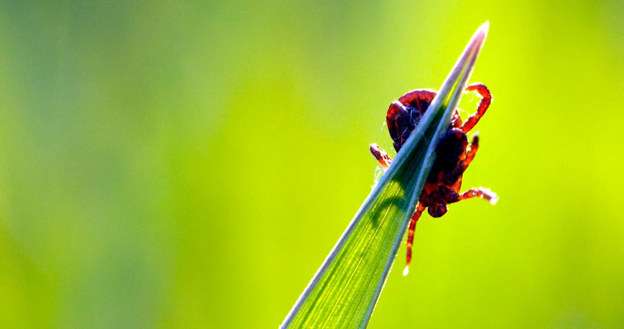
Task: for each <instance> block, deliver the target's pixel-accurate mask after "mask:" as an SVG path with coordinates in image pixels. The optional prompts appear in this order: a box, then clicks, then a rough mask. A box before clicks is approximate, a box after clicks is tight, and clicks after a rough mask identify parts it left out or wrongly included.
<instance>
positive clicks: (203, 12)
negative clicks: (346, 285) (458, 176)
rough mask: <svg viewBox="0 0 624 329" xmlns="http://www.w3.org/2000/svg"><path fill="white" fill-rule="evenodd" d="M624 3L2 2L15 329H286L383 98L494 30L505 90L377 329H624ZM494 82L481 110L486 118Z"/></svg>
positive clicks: (381, 307)
mask: <svg viewBox="0 0 624 329" xmlns="http://www.w3.org/2000/svg"><path fill="white" fill-rule="evenodd" d="M622 17H624V2H622V1H621V0H612V1H575V2H568V1H506V2H499V1H479V2H474V1H445V0H441V1H429V2H422V1H369V2H355V1H354V2H337V1H316V2H308V1H236V0H233V1H208V2H205V1H161V0H151V1H119V2H109V1H3V2H2V3H1V4H0V327H1V328H275V327H277V326H278V325H279V324H280V323H281V321H282V320H283V318H284V317H285V315H286V314H287V312H288V311H289V309H290V308H291V306H292V305H293V304H294V302H295V300H296V299H297V297H298V295H299V294H300V293H301V291H302V290H303V288H304V287H305V286H306V284H307V283H308V281H309V280H310V278H311V277H312V275H313V274H314V273H315V271H316V270H317V268H318V267H319V265H320V264H321V262H322V261H323V260H324V258H325V256H326V255H327V253H328V252H329V251H330V249H331V248H332V246H333V245H334V243H335V242H336V240H337V239H338V237H339V236H340V234H341V233H342V231H343V230H344V229H345V227H346V226H347V223H348V222H349V221H350V220H351V218H352V216H353V215H354V214H355V212H356V210H357V209H358V207H359V206H360V204H361V202H362V201H363V200H364V198H365V197H366V195H367V194H368V192H370V188H371V185H372V183H373V173H374V169H375V167H376V163H375V161H374V160H373V158H372V156H371V155H370V154H369V153H368V144H369V143H371V142H380V143H381V144H382V145H385V146H386V147H389V148H390V143H389V137H388V136H387V133H386V130H385V127H383V126H382V123H383V120H384V116H385V111H386V109H387V106H388V104H389V103H390V102H391V101H392V100H394V99H396V98H398V97H399V96H401V95H402V94H403V93H404V92H406V91H408V90H411V89H415V88H438V87H439V86H440V85H441V84H442V81H443V79H444V78H445V77H446V74H447V73H448V71H449V70H450V68H451V67H452V65H453V64H454V62H455V60H456V59H457V57H458V56H459V53H460V52H461V50H462V49H463V47H464V45H465V43H466V42H467V41H468V39H469V37H470V36H471V35H472V33H473V32H474V30H475V29H476V28H477V27H478V26H479V25H480V24H481V23H483V22H484V21H486V20H489V21H490V22H491V26H490V34H489V37H488V40H487V42H486V44H485V47H484V49H483V52H482V55H481V56H480V58H479V61H478V62H477V66H476V69H475V72H474V74H473V78H472V81H481V82H484V83H486V84H487V85H488V86H489V87H490V89H491V91H492V93H493V95H494V98H495V100H494V103H493V104H492V106H491V108H490V110H489V112H488V113H487V114H486V115H485V117H484V118H483V120H482V121H481V122H480V123H479V125H478V129H479V130H480V132H481V138H482V139H481V148H480V150H479V154H478V155H477V158H476V160H475V162H474V163H473V165H472V167H471V168H470V169H469V170H468V172H467V174H466V176H465V180H464V182H465V183H464V186H465V188H468V187H470V186H479V185H482V186H487V187H490V188H491V189H493V190H494V191H496V192H498V194H499V196H500V198H501V200H500V202H499V204H498V205H496V206H495V207H492V206H490V205H489V204H488V203H486V202H482V201H478V200H472V201H466V202H462V203H460V204H457V205H454V206H453V207H452V208H451V209H450V212H449V213H448V214H447V215H446V216H445V217H444V218H442V219H435V220H434V219H431V218H430V217H428V215H427V216H425V217H424V220H422V221H421V222H420V224H419V227H418V230H417V237H416V246H415V258H414V260H413V266H412V270H411V272H410V275H409V276H408V277H405V278H404V277H402V276H401V271H400V269H402V267H403V262H404V260H403V257H404V249H403V248H402V249H401V250H400V252H399V257H398V258H397V264H395V269H394V271H393V272H392V273H391V274H390V277H389V280H388V282H387V284H386V287H385V290H384V292H383V294H382V296H381V299H380V302H379V304H378V305H377V308H376V310H375V313H374V314H373V318H372V320H371V322H370V326H369V327H370V328H404V327H405V328H454V329H458V328H622V327H624V221H623V216H622V210H624V202H623V201H622V194H623V193H622V191H621V188H622V186H623V185H624V184H623V183H624V178H623V175H622V169H623V167H624V165H623V163H624V156H623V155H622V150H623V149H624V142H623V137H622V122H624V98H623V97H622V93H623V90H624V20H622ZM475 102H476V99H475V98H474V97H472V98H471V97H466V98H465V99H464V100H463V101H462V108H464V109H472V108H473V107H474V105H475Z"/></svg>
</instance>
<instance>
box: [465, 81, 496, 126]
mask: <svg viewBox="0 0 624 329" xmlns="http://www.w3.org/2000/svg"><path fill="white" fill-rule="evenodd" d="M466 91H476V92H478V93H479V96H481V102H480V103H479V106H478V107H477V112H475V113H473V114H472V115H471V116H470V117H469V118H468V120H466V122H464V125H463V126H462V127H461V130H462V131H463V132H464V133H467V132H469V131H470V130H471V129H472V128H474V126H475V125H476V124H477V122H479V119H481V117H482V116H483V114H485V111H487V109H488V107H490V104H491V103H492V94H490V90H489V89H488V88H487V87H486V86H485V85H484V84H482V83H474V84H471V85H470V86H468V88H466Z"/></svg>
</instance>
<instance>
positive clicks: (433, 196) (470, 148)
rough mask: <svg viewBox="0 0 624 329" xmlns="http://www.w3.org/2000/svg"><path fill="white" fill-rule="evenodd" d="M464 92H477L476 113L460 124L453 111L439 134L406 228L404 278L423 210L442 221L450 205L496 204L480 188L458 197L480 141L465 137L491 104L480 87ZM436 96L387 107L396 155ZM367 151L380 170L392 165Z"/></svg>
mask: <svg viewBox="0 0 624 329" xmlns="http://www.w3.org/2000/svg"><path fill="white" fill-rule="evenodd" d="M466 91H474V92H477V93H478V94H479V96H480V97H481V101H480V103H479V105H478V106H477V111H476V112H475V113H473V114H472V115H471V116H470V117H469V118H468V119H467V120H466V122H462V119H461V117H460V116H459V111H458V110H457V109H456V110H455V112H454V113H453V115H452V117H451V124H450V125H449V129H448V130H447V131H446V132H444V133H443V134H442V136H441V137H440V140H439V141H438V144H437V146H436V150H435V152H436V158H435V161H434V163H433V166H432V167H431V172H430V173H429V176H428V177H427V181H426V182H425V185H424V188H423V191H422V193H421V195H420V199H419V201H418V204H417V205H416V211H415V212H414V214H413V216H412V219H411V221H410V224H409V229H408V234H407V255H406V266H405V270H404V271H403V274H404V275H407V272H408V268H409V265H410V262H411V259H412V244H413V241H414V231H415V229H416V223H417V222H418V219H419V218H420V215H421V214H422V212H423V211H424V210H425V209H427V211H428V212H429V215H431V217H441V216H443V215H444V214H445V213H446V212H447V210H448V208H447V205H448V204H449V203H454V202H458V201H461V200H465V199H470V198H473V197H478V198H481V199H485V200H488V201H490V203H492V204H494V203H496V201H497V200H498V197H497V196H496V193H494V192H492V191H490V190H489V189H487V188H482V187H478V188H471V189H469V190H468V191H466V192H463V193H460V188H461V183H462V176H463V174H464V171H466V169H467V168H468V165H469V164H470V163H471V162H472V160H473V159H474V156H475V154H476V153H477V150H478V148H479V137H478V136H476V135H475V136H473V138H472V141H471V142H470V145H468V137H467V136H466V134H467V133H468V132H469V131H470V130H472V128H474V126H475V125H476V124H477V122H479V120H480V119H481V117H482V116H483V114H485V112H486V111H487V109H488V107H489V106H490V103H491V102H492V95H491V94H490V91H489V90H488V88H487V87H486V86H485V85H483V84H480V83H476V84H472V85H470V86H468V88H466ZM435 96H436V92H435V91H433V90H428V89H418V90H413V91H410V92H408V93H406V94H405V95H403V96H401V98H399V100H398V101H394V102H392V104H390V107H389V108H388V112H387V114H386V124H387V125H388V131H389V132H390V137H391V138H392V141H393V142H394V143H393V145H394V149H395V150H396V151H397V152H398V151H399V150H400V149H401V147H402V146H403V144H404V143H405V141H406V140H407V138H408V137H409V135H410V134H411V132H412V131H413V130H414V129H415V128H416V127H417V126H418V124H419V123H420V119H421V118H422V117H423V116H424V114H425V112H426V111H427V108H428V107H429V105H430V104H431V102H432V101H433V98H434V97H435ZM370 151H371V153H372V154H373V156H374V157H375V158H376V159H377V160H378V161H379V163H380V164H381V165H382V166H384V167H388V166H389V165H390V163H391V162H392V158H391V157H390V156H389V155H388V153H387V152H386V151H384V150H383V149H382V148H380V147H379V146H377V145H376V144H372V145H371V146H370Z"/></svg>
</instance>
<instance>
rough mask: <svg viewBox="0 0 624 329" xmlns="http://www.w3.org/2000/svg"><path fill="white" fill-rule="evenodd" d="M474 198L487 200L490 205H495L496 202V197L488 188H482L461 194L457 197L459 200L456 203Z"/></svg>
mask: <svg viewBox="0 0 624 329" xmlns="http://www.w3.org/2000/svg"><path fill="white" fill-rule="evenodd" d="M474 197H478V198H481V199H484V200H488V201H490V203H491V204H496V202H497V201H498V195H496V193H494V192H492V191H491V190H490V189H489V188H484V187H478V188H471V189H470V190H468V191H466V192H464V193H462V194H461V195H460V196H459V200H457V201H460V200H466V199H470V198H474Z"/></svg>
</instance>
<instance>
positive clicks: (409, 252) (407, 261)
mask: <svg viewBox="0 0 624 329" xmlns="http://www.w3.org/2000/svg"><path fill="white" fill-rule="evenodd" d="M424 210H425V206H424V205H423V204H422V203H421V202H418V205H417V206H416V211H415V212H414V215H412V220H411V221H410V224H409V229H408V231H407V254H406V256H405V269H404V270H403V275H407V273H409V266H410V263H411V262H412V245H413V244H414V231H416V222H418V219H419V218H420V215H421V214H422V212H423V211H424Z"/></svg>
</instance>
